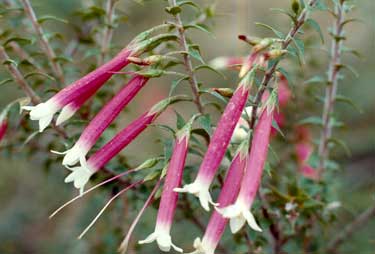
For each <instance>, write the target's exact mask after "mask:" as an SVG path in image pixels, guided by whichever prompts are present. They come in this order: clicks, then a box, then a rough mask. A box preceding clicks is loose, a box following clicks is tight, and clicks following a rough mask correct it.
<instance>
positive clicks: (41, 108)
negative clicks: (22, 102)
mask: <svg viewBox="0 0 375 254" xmlns="http://www.w3.org/2000/svg"><path fill="white" fill-rule="evenodd" d="M22 109H23V110H28V111H30V113H29V114H30V119H31V120H37V121H39V132H42V131H43V130H44V129H45V128H46V127H47V126H48V125H49V124H50V123H51V121H52V118H53V115H54V114H55V113H56V112H57V111H58V110H59V109H60V107H59V105H58V104H57V103H55V102H53V101H47V102H43V103H39V104H38V105H36V106H24V107H22Z"/></svg>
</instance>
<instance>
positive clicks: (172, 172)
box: [139, 122, 192, 253]
mask: <svg viewBox="0 0 375 254" xmlns="http://www.w3.org/2000/svg"><path fill="white" fill-rule="evenodd" d="M191 125H192V122H189V123H187V124H186V126H185V127H184V128H182V129H181V130H180V131H179V133H178V135H177V138H176V141H175V145H174V149H173V153H172V157H171V160H170V162H169V165H168V170H167V176H166V179H165V183H164V187H163V192H162V195H161V200H160V205H159V210H158V215H157V220H156V226H155V231H154V232H153V233H152V234H150V235H149V236H148V237H147V238H146V239H145V240H143V241H139V244H145V243H151V242H153V241H156V242H157V244H158V246H159V248H160V250H162V251H164V252H169V251H170V250H171V248H173V249H174V250H176V251H178V252H181V253H182V252H183V250H182V249H181V248H179V247H177V246H176V245H174V244H173V243H172V239H171V235H170V231H171V227H172V223H173V217H174V214H175V210H176V206H177V200H178V193H176V192H174V191H173V189H174V188H177V187H178V186H180V185H181V180H182V175H183V170H184V167H185V161H186V155H187V151H188V142H189V136H190V129H191Z"/></svg>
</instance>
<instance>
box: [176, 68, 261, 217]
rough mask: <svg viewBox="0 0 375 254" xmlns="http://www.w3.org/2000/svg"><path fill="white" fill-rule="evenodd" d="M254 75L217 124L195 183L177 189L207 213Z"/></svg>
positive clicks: (242, 87)
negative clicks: (212, 189) (211, 193)
mask: <svg viewBox="0 0 375 254" xmlns="http://www.w3.org/2000/svg"><path fill="white" fill-rule="evenodd" d="M254 74H255V69H253V70H252V71H251V72H248V74H247V75H246V76H245V77H244V78H243V79H242V80H241V82H240V84H239V86H238V88H237V89H236V91H235V92H234V94H233V96H232V98H231V99H230V101H229V102H228V105H227V106H226V108H225V110H224V113H223V115H222V116H221V118H220V120H219V123H218V124H217V127H216V129H215V132H214V134H213V135H212V138H211V142H210V144H209V146H208V149H207V152H206V154H205V156H204V158H203V162H202V164H201V166H200V168H199V171H198V175H197V178H196V179H195V181H194V182H193V183H191V184H188V185H185V186H184V187H183V188H176V189H175V190H176V191H178V192H189V193H192V194H194V195H196V196H197V197H198V198H199V201H200V203H201V205H202V207H203V208H204V209H205V210H206V211H209V203H211V204H214V203H213V201H212V199H211V196H210V193H209V188H210V185H211V182H212V181H213V179H214V177H215V173H216V171H217V169H218V168H219V166H220V163H221V161H222V159H223V157H224V154H225V152H226V150H227V147H228V144H229V142H230V140H231V137H232V134H233V131H234V129H235V127H236V124H237V122H238V120H239V118H240V117H241V114H242V111H243V109H244V107H245V105H246V101H247V98H248V95H249V89H250V87H251V85H252V83H253V78H254Z"/></svg>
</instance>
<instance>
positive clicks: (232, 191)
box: [193, 140, 249, 254]
mask: <svg viewBox="0 0 375 254" xmlns="http://www.w3.org/2000/svg"><path fill="white" fill-rule="evenodd" d="M248 150H249V146H248V141H247V140H246V141H243V142H242V144H241V145H240V147H239V149H238V151H237V153H236V155H235V157H234V158H233V160H232V163H231V165H230V167H229V170H228V173H227V176H226V178H225V181H224V185H223V188H222V189H221V191H220V194H219V198H218V203H219V206H218V207H219V209H220V208H223V207H225V206H228V205H230V204H232V203H233V202H234V201H235V200H236V198H237V195H238V192H239V190H240V187H241V181H242V177H243V173H244V169H245V166H246V161H247V155H248ZM227 223H228V219H226V218H223V217H222V216H221V214H220V213H219V212H218V211H216V210H215V211H214V212H213V213H212V215H211V218H210V221H209V223H208V225H207V228H206V231H205V233H204V236H203V239H202V240H201V239H200V238H196V239H195V241H194V247H195V249H196V250H195V251H194V252H193V253H194V254H214V253H215V249H216V247H217V245H218V244H219V242H220V239H221V236H222V235H223V233H224V230H225V227H226V225H227Z"/></svg>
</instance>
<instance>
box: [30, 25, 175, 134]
mask: <svg viewBox="0 0 375 254" xmlns="http://www.w3.org/2000/svg"><path fill="white" fill-rule="evenodd" d="M164 27H165V26H164ZM156 29H159V28H153V29H150V30H148V31H145V32H143V33H141V34H140V35H138V36H137V37H136V38H135V39H134V40H133V41H132V42H131V43H130V44H129V45H128V46H127V47H125V48H124V49H123V50H121V51H120V52H119V53H118V54H117V55H116V56H115V57H114V58H112V59H111V60H110V61H108V62H107V63H105V64H104V65H102V66H100V67H98V68H97V69H95V70H94V71H92V72H90V73H89V74H87V75H85V76H84V77H82V78H81V79H79V80H77V81H75V82H73V83H72V84H71V85H69V86H67V87H65V88H64V89H62V90H61V91H59V92H58V93H57V94H55V95H54V96H53V97H51V98H50V99H49V100H47V101H46V102H43V103H40V104H38V105H36V106H25V107H23V109H25V110H29V111H30V119H31V120H37V121H39V131H40V132H42V131H43V130H44V129H45V128H46V127H47V126H48V125H49V124H50V123H51V121H52V119H53V115H54V114H55V113H56V112H58V111H59V110H61V109H63V108H64V107H66V106H68V105H69V106H68V107H67V108H66V109H65V111H64V112H63V113H64V114H63V116H62V117H60V119H59V124H61V123H62V122H63V121H66V120H67V119H68V117H71V116H72V114H73V113H74V112H73V111H77V109H76V108H74V106H73V104H74V103H75V104H76V105H82V104H83V102H84V101H83V102H82V101H81V102H77V100H80V98H86V99H85V101H86V100H87V99H88V98H90V97H91V96H92V95H93V94H95V93H96V91H97V90H98V89H99V88H100V87H101V86H103V85H104V83H105V82H106V81H107V80H108V79H110V78H111V77H112V76H113V74H114V73H116V72H118V71H119V70H121V69H122V68H124V67H125V66H127V65H128V64H129V63H130V61H129V60H128V57H134V56H138V55H140V54H142V53H143V52H144V51H145V50H147V49H150V48H152V47H154V46H155V45H156V44H157V43H158V42H160V41H163V40H168V39H174V37H175V36H173V35H170V34H161V35H158V36H155V37H152V38H148V36H149V35H150V33H151V32H153V31H154V30H156ZM71 103H73V104H71Z"/></svg>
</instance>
